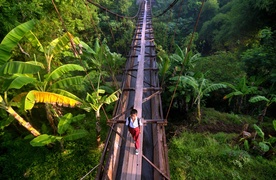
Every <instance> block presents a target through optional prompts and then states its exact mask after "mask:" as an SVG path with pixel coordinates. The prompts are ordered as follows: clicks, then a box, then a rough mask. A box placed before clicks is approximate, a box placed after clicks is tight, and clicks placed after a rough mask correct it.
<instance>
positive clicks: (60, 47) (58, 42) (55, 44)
mask: <svg viewBox="0 0 276 180" xmlns="http://www.w3.org/2000/svg"><path fill="white" fill-rule="evenodd" d="M70 39H71V40H72V41H73V42H74V43H77V44H80V41H79V40H78V38H74V37H73V35H72V34H70V33H69V32H66V33H65V34H64V35H63V36H61V37H59V38H57V39H55V40H53V41H52V42H51V43H50V45H49V46H48V47H47V53H48V55H55V54H59V53H61V52H62V51H64V50H67V49H69V48H70V44H69V42H70Z"/></svg>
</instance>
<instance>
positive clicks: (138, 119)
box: [127, 117, 140, 128]
mask: <svg viewBox="0 0 276 180" xmlns="http://www.w3.org/2000/svg"><path fill="white" fill-rule="evenodd" d="M127 120H128V127H129V125H130V117H128V118H127ZM137 121H138V126H139V128H140V118H137Z"/></svg>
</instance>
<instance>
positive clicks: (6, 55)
mask: <svg viewBox="0 0 276 180" xmlns="http://www.w3.org/2000/svg"><path fill="white" fill-rule="evenodd" d="M34 25H35V20H30V21H28V22H25V23H23V24H21V25H19V26H17V27H15V28H14V29H13V30H11V31H10V32H9V33H8V34H7V35H6V36H5V37H4V39H3V40H2V42H1V44H0V66H1V65H2V64H4V63H5V62H7V61H8V60H9V59H10V57H11V51H12V50H13V48H15V46H17V44H18V42H19V41H20V40H21V39H22V38H23V37H24V36H25V34H26V33H27V32H28V31H30V30H31V29H32V28H33V27H34Z"/></svg>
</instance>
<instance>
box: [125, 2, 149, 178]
mask: <svg viewBox="0 0 276 180" xmlns="http://www.w3.org/2000/svg"><path fill="white" fill-rule="evenodd" d="M146 7H147V2H146V3H145V11H144V17H143V26H142V33H141V34H142V37H141V50H140V54H139V55H138V71H137V76H136V77H137V78H136V86H135V97H134V108H135V109H137V111H138V117H142V102H143V88H144V83H143V82H144V59H145V31H146V17H147V8H146ZM142 121H143V120H142ZM140 128H141V133H140V148H139V154H138V155H136V154H135V147H134V143H133V139H132V137H131V134H130V133H129V132H128V133H127V142H126V148H125V156H124V161H123V168H122V169H123V171H122V172H123V173H122V176H121V179H123V180H140V179H141V174H142V153H143V152H142V149H143V126H141V127H140Z"/></svg>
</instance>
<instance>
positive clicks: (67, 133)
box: [30, 113, 89, 147]
mask: <svg viewBox="0 0 276 180" xmlns="http://www.w3.org/2000/svg"><path fill="white" fill-rule="evenodd" d="M84 117H85V114H79V115H77V116H73V115H72V114H71V113H67V114H65V115H63V116H62V117H58V118H59V123H58V135H57V136H55V135H49V134H42V135H41V136H39V137H36V138H34V139H33V140H32V141H31V142H30V144H31V145H32V146H45V145H49V144H52V143H55V142H56V141H58V142H60V143H61V145H62V147H63V141H64V140H66V141H73V140H77V139H80V138H83V137H85V136H87V135H88V134H89V133H88V131H86V130H85V129H84V128H81V129H76V128H74V126H72V124H73V123H78V122H79V121H81V120H83V118H84Z"/></svg>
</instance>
